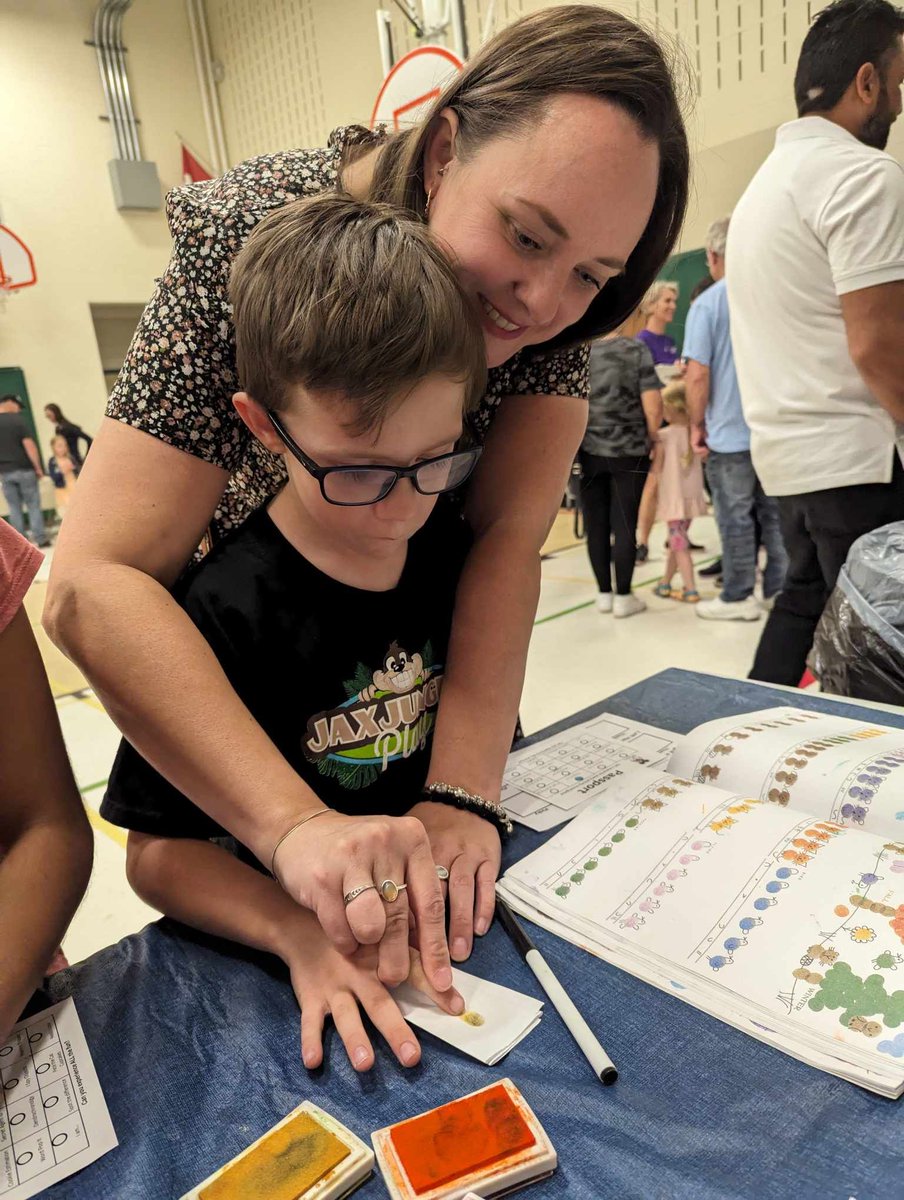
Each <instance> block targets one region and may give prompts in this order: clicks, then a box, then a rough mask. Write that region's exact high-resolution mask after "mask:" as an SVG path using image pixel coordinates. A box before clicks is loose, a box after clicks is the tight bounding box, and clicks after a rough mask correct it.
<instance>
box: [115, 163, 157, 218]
mask: <svg viewBox="0 0 904 1200" xmlns="http://www.w3.org/2000/svg"><path fill="white" fill-rule="evenodd" d="M107 168H108V170H109V172H110V181H111V183H112V184H113V198H114V200H115V201H116V207H117V208H119V209H127V208H160V207H161V202H162V197H161V189H160V177H159V175H158V174H157V164H156V163H153V162H147V161H146V160H145V159H138V160H137V161H133V160H131V159H126V158H113V159H111V160H110V161H109V162H108V163H107Z"/></svg>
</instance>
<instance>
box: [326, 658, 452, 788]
mask: <svg viewBox="0 0 904 1200" xmlns="http://www.w3.org/2000/svg"><path fill="white" fill-rule="evenodd" d="M432 660H433V651H432V648H431V646H430V643H429V642H428V643H427V645H426V646H425V647H424V649H423V652H422V653H420V654H417V653H414V654H412V653H410V652H409V651H408V650H405V649H404V648H403V647H402V646H400V645H399V644H398V643H397V642H393V643H392V645H391V646H390V647H389V649H388V650H387V652H386V654H385V655H384V657H383V662H382V663H381V664H380V666H379V667H378V668H377V669H376V670H369V669H368V668H367V667H366V666H365V665H364V664H363V663H359V664H358V670H357V673H356V675H355V677H354V679H347V680H346V681H345V684H344V687H345V691H346V693H347V695H348V699H347V700H346V701H345V703H344V704H341V705H339V707H338V708H332V709H327V710H326V711H325V712H319V713H316V714H315V715H314V716H313V717H311V718H310V720H309V721H308V723H307V728H306V729H305V736H304V752H305V757H306V758H307V759H309V761H311V762H313V763H315V764H316V766H317V769H318V770H319V771H320V772H321V774H324V775H331V776H334V777H335V778H337V779H338V780H339V782H340V783H341V784H342V785H343V787H347V788H362V787H367V785H368V784H370V783H373V782H374V780H375V779H377V778H378V776H379V775H380V774H381V773H382V772H383V771H385V770H386V769H387V768H388V767H389V764H390V763H391V762H395V761H397V760H398V759H403V758H409V757H410V756H411V755H412V754H414V753H415V752H416V751H418V750H422V749H423V748H424V747H425V746H426V744H427V740H428V738H429V736H430V732H431V730H432V729H433V726H434V723H435V721H436V709H437V705H438V704H439V693H440V687H441V685H442V679H443V677H442V665H441V664H436V665H435V664H434V663H433V661H432Z"/></svg>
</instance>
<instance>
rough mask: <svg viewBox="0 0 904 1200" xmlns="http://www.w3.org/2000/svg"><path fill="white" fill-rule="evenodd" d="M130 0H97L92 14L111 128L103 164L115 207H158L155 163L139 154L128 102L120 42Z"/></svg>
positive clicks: (131, 110)
mask: <svg viewBox="0 0 904 1200" xmlns="http://www.w3.org/2000/svg"><path fill="white" fill-rule="evenodd" d="M131 5H132V0H100V3H99V4H98V6H97V8H96V10H95V13H94V41H93V42H91V43H90V44H91V45H92V46H93V47H94V51H95V54H96V55H97V65H98V69H99V71H100V82H101V87H102V88H103V92H104V101H105V103H106V108H107V119H108V120H109V122H110V128H111V129H112V131H113V140H114V142H115V144H116V157H115V158H113V159H111V160H110V162H108V163H107V169H108V171H109V173H110V182H111V184H112V186H113V198H114V200H115V203H116V207H117V208H119V209H156V208H159V207H160V202H161V197H160V179H159V177H158V175H157V166H156V164H155V163H153V162H148V161H147V160H146V159H144V158H142V156H141V144H140V142H139V140H138V120H137V118H136V117H135V109H134V106H133V104H132V93H131V90H130V88H129V76H128V72H127V71H126V48H125V46H124V45H123V43H122V20H123V16H124V15H125V13H126V12H128V10H129V8H130V7H131Z"/></svg>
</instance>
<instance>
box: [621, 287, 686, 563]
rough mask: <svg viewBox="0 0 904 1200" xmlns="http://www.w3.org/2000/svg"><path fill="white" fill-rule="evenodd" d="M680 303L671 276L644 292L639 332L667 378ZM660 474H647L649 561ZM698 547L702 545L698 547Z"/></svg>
mask: <svg viewBox="0 0 904 1200" xmlns="http://www.w3.org/2000/svg"><path fill="white" fill-rule="evenodd" d="M677 306H678V284H677V283H672V282H671V281H670V280H667V279H657V280H656V282H655V283H654V284H653V285H652V287H651V288H650V290H649V291H648V292H647V294H646V295H645V296H644V298H643V301H642V303H641V305H640V312H641V316H642V317H644V319H645V324H644V327H643V329H641V330H640V331H639V333H638V334H637V335H636V336H637V340H638V341H639V342H643V343H644V345H645V346H646V347H647V349H648V350H649V351H650V353H651V354H652V356H653V363H654V365H655V366H656V368H657V374H658V375H659V378H660V379H662V380H663V381H664V382H666V381H668V380H669V379H671V377H672V376H673V375H674V374H675V373H676V369H675V364H676V363H677V361H678V347H677V346H676V345H675V342H674V339H673V338H671V337H670V336H669V334H667V333H666V329H667V328H668V326H669V325H670V324H671V323H672V321H673V320H674V319H675V309H676V308H677ZM656 504H657V477H656V475H655V474H650V475H648V476H647V481H646V486H645V487H644V490H643V496H642V498H641V501H640V514H639V518H638V524H637V552H636V561H637V562H639V563H645V562H646V561H647V559H648V558H649V556H650V531H651V530H652V528H653V522H654V521H655V520H656ZM694 548H695V549H698V547H694Z"/></svg>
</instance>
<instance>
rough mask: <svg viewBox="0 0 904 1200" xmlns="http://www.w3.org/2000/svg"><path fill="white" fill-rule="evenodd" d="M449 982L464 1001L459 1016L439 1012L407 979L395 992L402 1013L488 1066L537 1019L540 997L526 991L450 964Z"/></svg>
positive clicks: (505, 1051) (528, 1030)
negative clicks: (472, 973) (468, 972)
mask: <svg viewBox="0 0 904 1200" xmlns="http://www.w3.org/2000/svg"><path fill="white" fill-rule="evenodd" d="M452 983H453V985H454V986H455V987H456V988H457V989H458V991H459V992H460V993H461V995H462V996H463V997H464V1001H465V1011H464V1013H463V1014H462V1015H461V1016H459V1017H453V1016H450V1015H449V1013H445V1012H443V1010H442V1009H441V1008H438V1007H437V1006H436V1005H435V1004H434V1003H433V1001H432V1000H429V999H428V998H427V997H426V996H425V995H424V993H423V992H419V991H417V989H416V988H413V987H412V986H411V985H410V984H408V983H403V984H402V986H401V987H398V988H396V989H395V991H394V993H393V996H394V998H395V1001H396V1003H397V1004H398V1006H399V1008H400V1009H401V1012H402V1016H403V1017H404V1018H405V1020H406V1021H408V1022H409V1023H410V1024H412V1025H414V1026H416V1027H417V1028H418V1029H424V1030H426V1032H427V1033H432V1034H433V1036H434V1037H438V1038H439V1039H440V1040H441V1041H443V1042H448V1044H449V1045H450V1046H455V1047H456V1049H458V1050H461V1051H462V1052H463V1053H464V1054H467V1055H470V1057H471V1058H476V1059H477V1061H478V1062H482V1063H486V1065H487V1066H488V1067H492V1066H495V1064H496V1063H498V1062H499V1061H500V1059H503V1058H505V1056H506V1054H508V1052H509V1051H510V1050H512V1049H514V1047H515V1046H517V1045H518V1043H519V1042H520V1041H523V1040H524V1038H526V1037H527V1035H528V1034H529V1033H530V1032H531V1030H533V1029H536V1027H537V1026H538V1025H539V1024H540V1017H541V1016H542V1013H543V1002H542V1001H541V1000H535V999H534V998H533V996H525V995H524V994H523V993H522V992H516V991H513V990H512V989H511V988H507V987H502V985H501V984H498V983H491V982H490V980H488V979H478V978H477V976H476V975H468V974H467V973H466V972H464V971H459V970H457V969H456V968H455V967H453V968H452Z"/></svg>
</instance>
